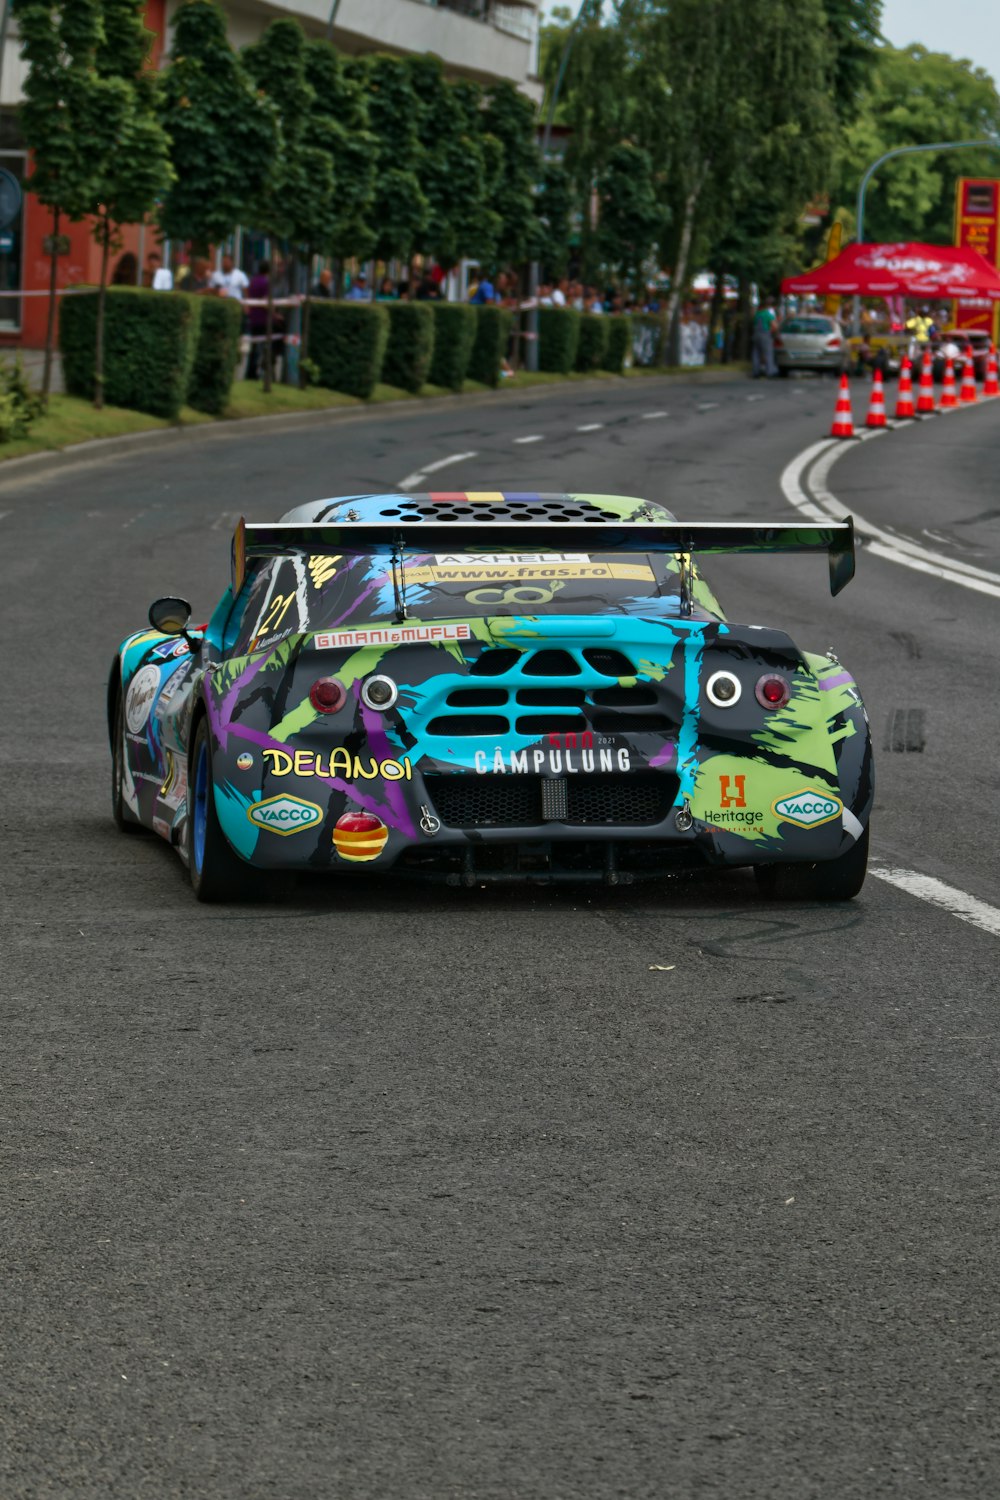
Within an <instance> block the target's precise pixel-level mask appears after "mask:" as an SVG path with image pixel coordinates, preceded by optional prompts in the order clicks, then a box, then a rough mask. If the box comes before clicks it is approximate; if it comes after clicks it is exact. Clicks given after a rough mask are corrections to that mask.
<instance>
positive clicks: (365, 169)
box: [306, 41, 378, 259]
mask: <svg viewBox="0 0 1000 1500" xmlns="http://www.w3.org/2000/svg"><path fill="white" fill-rule="evenodd" d="M306 79H307V80H308V82H309V84H310V85H311V86H312V88H313V90H314V91H315V95H316V101H315V104H314V106H313V111H312V116H311V118H312V119H316V118H318V117H320V116H323V117H325V119H326V120H327V121H328V122H329V127H330V130H329V134H328V136H327V138H326V139H327V145H328V148H329V149H330V150H331V151H332V156H333V179H334V184H335V191H334V193H333V197H332V202H331V223H330V232H329V236H328V237H327V238H321V239H318V240H317V241H316V245H317V248H318V249H319V250H321V251H324V252H326V253H329V254H331V255H334V256H336V257H338V258H343V257H346V256H351V255H357V256H360V257H361V258H362V259H364V258H366V257H367V256H369V255H370V254H371V250H372V245H373V244H374V238H375V236H374V231H373V229H372V226H371V222H370V219H371V212H372V205H373V201H374V196H375V166H376V156H377V150H378V141H377V139H376V137H375V135H374V134H373V132H372V131H370V130H369V129H368V95H367V91H366V89H365V87H364V85H363V83H362V81H361V80H360V79H358V78H357V77H355V76H353V75H352V74H351V73H350V72H349V71H348V69H347V68H346V67H345V66H344V63H343V62H342V60H341V59H340V57H338V55H337V53H336V52H335V50H334V49H333V47H331V46H330V44H329V43H328V42H325V41H315V42H309V43H308V44H307V46H306Z"/></svg>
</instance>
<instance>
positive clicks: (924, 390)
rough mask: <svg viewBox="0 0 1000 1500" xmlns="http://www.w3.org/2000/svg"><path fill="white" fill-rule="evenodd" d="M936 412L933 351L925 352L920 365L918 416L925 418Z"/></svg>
mask: <svg viewBox="0 0 1000 1500" xmlns="http://www.w3.org/2000/svg"><path fill="white" fill-rule="evenodd" d="M933 410H934V374H933V362H932V360H931V351H930V350H929V349H925V350H924V357H923V360H922V362H921V365H920V389H919V391H918V392H917V415H918V416H924V415H925V414H926V413H927V412H932V411H933Z"/></svg>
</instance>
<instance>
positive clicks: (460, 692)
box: [447, 688, 507, 708]
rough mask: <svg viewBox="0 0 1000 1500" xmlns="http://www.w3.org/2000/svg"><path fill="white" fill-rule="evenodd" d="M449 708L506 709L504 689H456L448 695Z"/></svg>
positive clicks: (505, 691)
mask: <svg viewBox="0 0 1000 1500" xmlns="http://www.w3.org/2000/svg"><path fill="white" fill-rule="evenodd" d="M447 703H448V707H449V708H506V706H507V689H506V688H456V689H455V691H454V692H452V693H449V694H448V698H447Z"/></svg>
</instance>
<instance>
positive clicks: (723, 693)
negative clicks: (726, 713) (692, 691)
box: [705, 672, 743, 708]
mask: <svg viewBox="0 0 1000 1500" xmlns="http://www.w3.org/2000/svg"><path fill="white" fill-rule="evenodd" d="M742 691H743V687H742V684H741V683H740V679H739V678H738V677H736V676H734V675H733V673H732V672H713V673H712V675H711V677H710V678H709V679H708V682H707V683H706V684H705V692H706V694H707V696H708V701H709V703H714V704H715V707H716V708H732V707H733V705H734V704H736V703H738V702H739V701H740V694H741V693H742Z"/></svg>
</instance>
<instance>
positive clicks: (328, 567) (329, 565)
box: [306, 554, 340, 589]
mask: <svg viewBox="0 0 1000 1500" xmlns="http://www.w3.org/2000/svg"><path fill="white" fill-rule="evenodd" d="M339 562H340V555H339V554H338V555H337V556H336V557H310V558H309V560H308V562H307V563H306V567H307V568H308V569H309V577H310V578H311V579H312V583H313V588H314V589H319V588H322V587H323V585H324V583H329V582H330V579H331V578H332V577H333V575H334V574H335V573H336V571H337V564H338V563H339Z"/></svg>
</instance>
